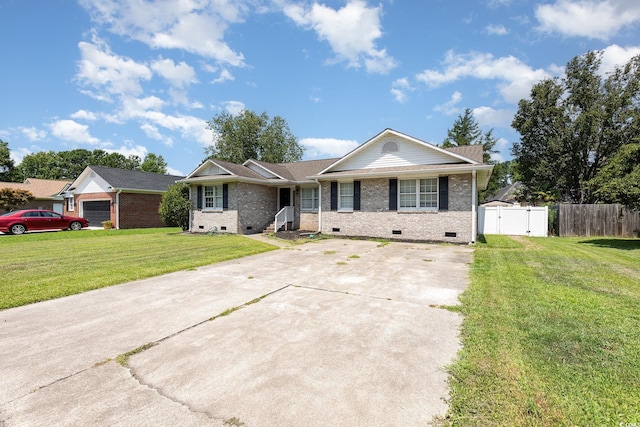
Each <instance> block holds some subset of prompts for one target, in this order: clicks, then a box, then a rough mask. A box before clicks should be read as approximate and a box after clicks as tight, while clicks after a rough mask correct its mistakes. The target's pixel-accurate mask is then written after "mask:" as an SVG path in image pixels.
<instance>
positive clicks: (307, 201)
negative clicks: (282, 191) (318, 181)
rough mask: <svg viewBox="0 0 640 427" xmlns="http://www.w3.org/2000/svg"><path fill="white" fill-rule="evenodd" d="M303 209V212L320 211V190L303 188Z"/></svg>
mask: <svg viewBox="0 0 640 427" xmlns="http://www.w3.org/2000/svg"><path fill="white" fill-rule="evenodd" d="M301 207H302V210H303V211H313V210H317V209H318V188H317V187H313V188H302V198H301Z"/></svg>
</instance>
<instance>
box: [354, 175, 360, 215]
mask: <svg viewBox="0 0 640 427" xmlns="http://www.w3.org/2000/svg"><path fill="white" fill-rule="evenodd" d="M353 210H354V211H359V210H360V181H353Z"/></svg>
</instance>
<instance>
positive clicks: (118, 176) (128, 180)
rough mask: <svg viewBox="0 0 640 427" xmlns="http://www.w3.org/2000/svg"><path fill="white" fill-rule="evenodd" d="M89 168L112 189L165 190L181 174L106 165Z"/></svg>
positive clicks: (180, 177)
mask: <svg viewBox="0 0 640 427" xmlns="http://www.w3.org/2000/svg"><path fill="white" fill-rule="evenodd" d="M89 168H90V169H91V170H92V171H94V172H95V173H96V174H98V175H99V176H100V177H101V178H102V179H104V180H105V181H107V182H108V183H109V185H111V186H112V187H113V188H114V189H126V190H143V191H167V188H168V187H169V186H170V185H172V184H175V182H176V181H177V180H178V179H182V178H184V177H182V176H175V175H163V174H159V173H151V172H142V171H132V170H126V169H118V168H110V167H106V166H89Z"/></svg>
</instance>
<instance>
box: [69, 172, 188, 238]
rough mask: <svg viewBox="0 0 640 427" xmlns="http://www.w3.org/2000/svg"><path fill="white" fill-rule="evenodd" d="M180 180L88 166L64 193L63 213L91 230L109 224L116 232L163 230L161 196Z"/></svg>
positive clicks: (170, 176)
mask: <svg viewBox="0 0 640 427" xmlns="http://www.w3.org/2000/svg"><path fill="white" fill-rule="evenodd" d="M181 178H184V177H182V176H173V175H162V174H157V173H150V172H141V171H132V170H126V169H118V168H109V167H105V166H87V167H86V168H85V170H84V171H82V173H81V174H80V176H79V177H78V178H77V179H76V180H75V181H73V183H72V184H71V186H70V187H69V189H68V190H67V192H66V197H65V200H66V203H65V213H67V214H70V215H73V214H76V215H77V216H81V217H85V218H87V219H88V220H89V224H90V225H91V226H93V227H96V226H98V227H99V226H100V223H101V222H102V221H106V220H111V222H112V223H113V226H114V227H115V228H147V227H164V226H165V225H164V223H163V222H162V220H161V218H160V214H159V213H158V207H159V206H160V201H161V200H162V195H163V194H164V193H165V192H166V191H167V189H168V188H169V186H170V185H172V184H175V182H176V181H177V180H179V179H181Z"/></svg>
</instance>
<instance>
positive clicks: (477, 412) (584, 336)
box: [446, 236, 640, 426]
mask: <svg viewBox="0 0 640 427" xmlns="http://www.w3.org/2000/svg"><path fill="white" fill-rule="evenodd" d="M474 257H475V259H474V263H473V266H472V283H471V286H470V287H469V289H468V290H467V291H465V292H464V293H463V295H462V296H461V301H462V306H461V311H462V312H463V314H464V315H465V319H464V321H463V325H462V331H461V334H462V341H463V345H464V347H463V349H462V350H461V352H460V354H459V360H458V361H456V362H455V363H454V364H453V365H452V366H451V367H450V373H451V377H450V385H451V401H450V411H449V414H448V416H447V419H446V421H447V422H448V423H450V424H452V425H456V426H458V425H461V426H466V425H469V426H496V425H510V426H529V425H532V426H538V425H540V426H578V425H579V426H587V425H588V426H591V425H610V426H617V425H621V423H622V425H640V403H639V402H640V240H637V239H635V240H634V239H629V240H623V239H601V238H561V239H560V238H522V239H517V240H516V239H511V238H508V237H504V236H487V237H486V240H484V241H482V243H480V244H479V245H478V247H477V249H476V251H475V254H474Z"/></svg>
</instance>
